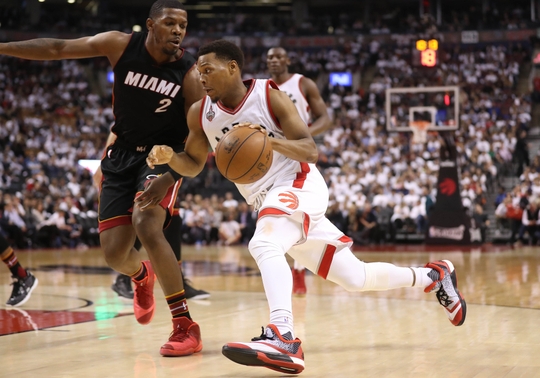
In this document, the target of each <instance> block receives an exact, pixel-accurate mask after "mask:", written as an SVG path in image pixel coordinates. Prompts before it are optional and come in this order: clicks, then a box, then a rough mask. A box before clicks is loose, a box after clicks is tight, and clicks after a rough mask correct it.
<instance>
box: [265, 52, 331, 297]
mask: <svg viewBox="0 0 540 378" xmlns="http://www.w3.org/2000/svg"><path fill="white" fill-rule="evenodd" d="M290 64H291V60H290V58H289V56H288V54H287V50H285V49H284V48H283V47H272V48H271V49H270V50H268V52H267V53H266V66H267V67H268V71H269V72H270V74H271V76H272V81H273V82H274V83H276V84H277V86H278V87H279V90H280V91H283V92H285V93H286V94H287V95H288V96H289V97H290V99H291V100H292V102H293V104H294V105H295V106H296V109H297V110H298V114H299V115H300V118H302V121H304V122H305V123H306V124H307V125H308V126H309V133H310V134H311V135H312V136H316V135H321V134H322V133H324V132H326V131H327V130H329V129H330V128H331V127H332V121H331V120H330V117H329V116H328V111H327V110H326V104H325V103H324V100H323V99H322V97H321V94H320V92H319V88H317V85H316V84H315V83H314V82H313V80H311V79H309V78H307V77H305V76H304V75H301V74H298V73H294V74H293V73H290V72H289V66H290ZM292 273H293V294H296V295H305V294H306V291H307V288H306V276H305V275H306V268H305V267H304V266H303V265H301V264H300V263H299V262H298V261H296V260H295V261H294V265H293V269H292Z"/></svg>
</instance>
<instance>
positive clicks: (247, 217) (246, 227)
mask: <svg viewBox="0 0 540 378" xmlns="http://www.w3.org/2000/svg"><path fill="white" fill-rule="evenodd" d="M236 221H237V222H238V224H240V231H241V233H242V238H241V240H240V242H241V243H247V242H249V241H250V240H251V238H252V237H253V234H254V233H255V224H256V223H257V214H256V213H255V212H254V211H253V210H252V209H250V206H249V205H248V204H247V203H246V202H244V201H242V202H240V204H239V205H238V215H237V217H236Z"/></svg>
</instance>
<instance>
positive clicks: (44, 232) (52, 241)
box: [36, 204, 72, 248]
mask: <svg viewBox="0 0 540 378" xmlns="http://www.w3.org/2000/svg"><path fill="white" fill-rule="evenodd" d="M63 205H65V204H63ZM66 207H67V206H58V207H57V209H56V211H55V212H54V213H53V214H52V215H51V216H50V217H49V219H47V220H45V221H44V222H42V223H41V224H40V225H38V232H37V235H36V241H37V243H38V244H39V245H41V246H44V247H47V248H61V247H62V246H63V245H69V244H70V233H71V229H72V228H71V226H70V225H69V224H67V223H66V219H67V214H66Z"/></svg>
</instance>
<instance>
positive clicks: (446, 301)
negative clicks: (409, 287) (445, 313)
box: [435, 286, 453, 307]
mask: <svg viewBox="0 0 540 378" xmlns="http://www.w3.org/2000/svg"><path fill="white" fill-rule="evenodd" d="M435 295H436V296H437V299H438V300H439V303H440V304H442V305H443V306H444V307H448V306H450V305H451V304H452V302H453V301H452V300H451V299H450V298H449V297H448V293H447V292H446V291H445V290H444V289H443V288H442V286H441V288H440V289H439V291H437V293H436V294H435Z"/></svg>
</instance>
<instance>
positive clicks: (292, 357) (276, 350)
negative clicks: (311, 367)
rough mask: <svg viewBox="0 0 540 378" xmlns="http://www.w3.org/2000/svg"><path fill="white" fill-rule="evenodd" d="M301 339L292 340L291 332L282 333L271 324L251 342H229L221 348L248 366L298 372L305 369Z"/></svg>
mask: <svg viewBox="0 0 540 378" xmlns="http://www.w3.org/2000/svg"><path fill="white" fill-rule="evenodd" d="M301 343H302V342H301V341H300V340H299V339H295V340H292V336H291V334H290V332H287V333H286V334H284V335H281V334H280V333H279V331H278V329H277V327H276V326H275V325H273V324H269V325H267V326H266V328H263V331H262V334H261V336H259V337H254V338H253V339H251V342H249V343H242V342H236V343H228V344H225V345H224V346H223V348H222V350H221V352H222V353H223V355H224V356H225V357H227V358H228V359H229V360H231V361H233V362H236V363H238V364H241V365H246V366H263V367H266V368H268V369H272V370H275V371H279V372H280V373H287V374H298V373H301V372H302V371H303V370H304V367H305V365H304V352H303V351H302V346H301V345H300V344H301Z"/></svg>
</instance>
